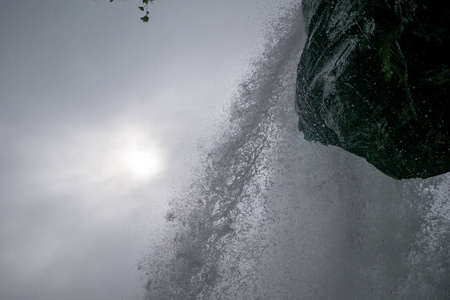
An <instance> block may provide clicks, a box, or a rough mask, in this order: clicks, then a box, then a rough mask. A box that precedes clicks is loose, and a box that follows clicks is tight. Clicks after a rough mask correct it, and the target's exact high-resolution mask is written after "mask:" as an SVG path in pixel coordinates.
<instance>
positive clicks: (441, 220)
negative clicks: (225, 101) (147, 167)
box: [145, 5, 450, 299]
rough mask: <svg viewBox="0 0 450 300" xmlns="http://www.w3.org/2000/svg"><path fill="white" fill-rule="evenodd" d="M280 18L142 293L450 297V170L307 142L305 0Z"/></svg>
mask: <svg viewBox="0 0 450 300" xmlns="http://www.w3.org/2000/svg"><path fill="white" fill-rule="evenodd" d="M273 28H274V29H273V32H272V33H271V34H269V35H268V38H267V45H266V48H265V52H264V53H263V55H262V56H261V57H259V59H258V60H257V62H256V63H255V65H254V68H253V71H252V72H251V73H250V75H249V76H248V77H247V78H246V79H245V80H243V82H242V84H241V86H240V89H239V92H238V94H237V96H236V97H235V99H234V106H233V108H232V109H231V112H230V118H229V123H227V124H224V125H223V126H222V127H221V131H222V134H221V135H220V137H218V138H217V140H216V142H215V147H214V148H213V150H211V151H210V153H209V154H208V156H207V157H206V158H205V160H204V163H203V164H202V166H199V167H198V169H199V170H200V171H199V172H198V174H197V176H196V178H195V179H193V180H192V184H191V186H190V188H189V189H188V190H186V191H185V192H184V193H182V194H181V196H180V197H178V198H177V199H174V200H173V201H172V203H171V206H172V209H171V210H170V212H169V213H168V214H167V216H166V219H167V224H168V226H169V232H170V233H168V234H167V236H166V238H165V240H164V242H163V243H162V244H161V245H160V246H159V248H158V249H157V250H155V251H153V252H152V254H151V256H150V257H149V259H148V262H147V267H146V268H145V270H146V272H147V277H148V281H147V285H146V296H145V299H450V287H449V283H450V254H449V241H450V201H449V196H450V174H445V175H442V176H439V177H434V178H430V179H427V180H406V181H398V180H394V179H391V178H389V177H387V176H386V175H384V174H382V173H380V172H379V171H378V170H376V169H375V168H374V167H372V166H371V165H369V164H368V163H367V162H366V161H365V160H364V159H362V158H359V157H356V156H354V155H352V154H350V153H347V152H345V151H343V150H342V149H339V148H336V147H332V146H328V147H327V146H323V145H319V144H315V143H310V142H306V141H305V140H304V139H303V136H302V134H301V133H300V132H299V131H298V129H297V128H296V123H297V117H296V115H295V111H294V99H295V79H296V71H297V64H298V61H299V57H300V54H301V50H302V45H303V43H304V39H305V33H304V24H303V20H302V14H301V8H300V5H293V6H292V7H291V8H290V10H289V13H288V14H287V15H286V16H284V17H283V18H281V19H280V20H279V22H278V23H277V24H274V26H273Z"/></svg>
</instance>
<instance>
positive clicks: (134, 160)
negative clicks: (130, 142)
mask: <svg viewBox="0 0 450 300" xmlns="http://www.w3.org/2000/svg"><path fill="white" fill-rule="evenodd" d="M123 158H124V161H125V164H126V166H127V167H128V169H129V171H130V172H131V173H133V174H134V175H135V176H136V177H139V178H149V177H153V176H155V175H157V174H158V173H159V172H160V171H161V158H160V157H159V155H158V154H157V153H156V151H155V150H153V149H139V148H138V147H132V148H131V149H127V150H126V151H124V157H123Z"/></svg>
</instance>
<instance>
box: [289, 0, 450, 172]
mask: <svg viewBox="0 0 450 300" xmlns="http://www.w3.org/2000/svg"><path fill="white" fill-rule="evenodd" d="M303 10H304V14H305V22H306V25H307V34H308V37H307V42H306V45H305V48H304V50H303V53H302V56H301V59H300V63H299V66H298V76H297V95H296V109H297V113H298V115H299V123H298V126H299V129H300V130H301V131H302V132H303V133H304V137H305V139H307V140H310V141H317V142H320V143H322V144H326V145H335V146H338V147H341V148H343V149H345V150H347V151H349V152H352V153H354V154H356V155H358V156H362V157H364V158H365V159H366V160H367V161H368V162H369V163H371V164H373V165H374V166H375V167H376V168H378V169H379V170H381V171H382V172H384V173H385V174H387V175H389V176H391V177H394V178H397V179H403V178H414V177H421V178H427V177H431V176H435V175H438V174H442V173H446V172H448V171H450V134H449V131H450V105H449V98H450V97H449V96H450V94H449V92H450V55H449V54H448V53H450V25H449V23H448V20H449V19H450V1H441V2H434V1H411V0H408V1H406V0H404V1H402V0H396V1H388V0H379V1H362V0H361V1H358V0H342V1H338V0H334V1H304V3H303Z"/></svg>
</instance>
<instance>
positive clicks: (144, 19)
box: [141, 16, 149, 23]
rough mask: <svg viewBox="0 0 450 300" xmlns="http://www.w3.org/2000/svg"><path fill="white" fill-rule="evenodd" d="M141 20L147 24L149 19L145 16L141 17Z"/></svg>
mask: <svg viewBox="0 0 450 300" xmlns="http://www.w3.org/2000/svg"><path fill="white" fill-rule="evenodd" d="M141 20H142V22H145V23H147V22H148V20H149V18H148V16H145V17H142V18H141Z"/></svg>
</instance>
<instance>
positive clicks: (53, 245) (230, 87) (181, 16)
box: [0, 0, 290, 300]
mask: <svg viewBox="0 0 450 300" xmlns="http://www.w3.org/2000/svg"><path fill="white" fill-rule="evenodd" d="M287 2H290V1H287V0H283V1H277V4H276V5H274V4H273V1H270V0H252V1H242V0H228V1H207V0H203V1H196V0H192V1H184V0H156V1H155V3H154V4H152V5H150V11H151V13H150V22H149V23H148V24H144V23H142V22H141V21H140V20H139V18H140V17H141V16H142V13H141V12H140V11H139V10H138V8H137V6H139V1H138V0H136V1H135V0H128V1H126V2H124V1H120V0H116V1H114V2H113V3H112V4H110V3H109V1H107V0H102V1H100V0H97V1H94V0H85V1H73V0H40V1H17V0H0V298H1V299H2V300H3V299H4V300H12V299H18V300H27V299H33V300H40V299H46V300H49V299H77V300H79V299H96V300H102V299H139V296H140V295H141V293H142V289H141V288H142V285H143V281H142V280H141V279H139V278H140V275H142V274H141V273H140V272H138V271H137V265H138V263H139V260H141V259H143V258H144V257H145V256H146V255H148V253H149V252H151V245H152V243H153V242H156V241H157V240H158V238H160V235H162V234H163V225H164V223H163V217H164V212H165V210H166V209H167V201H168V199H170V198H171V197H172V196H173V194H175V193H176V191H177V190H178V189H180V187H181V186H182V183H183V182H186V181H187V180H188V175H187V174H189V170H190V169H191V168H192V167H193V165H195V160H196V159H197V158H198V155H199V154H198V151H199V150H198V149H201V146H202V145H204V144H205V143H206V141H208V138H209V137H210V135H211V133H212V132H213V130H214V129H213V128H214V125H216V124H217V123H218V122H219V121H220V120H221V119H223V118H224V117H225V113H224V109H225V108H226V107H227V105H228V103H229V101H230V97H231V94H232V93H233V91H235V89H236V87H237V83H238V82H239V78H240V77H241V76H242V75H243V74H245V72H246V71H247V70H248V67H249V63H250V62H251V59H252V58H254V57H255V56H257V55H258V52H259V51H261V49H262V45H263V37H264V30H265V28H267V26H266V25H267V23H268V21H269V20H270V19H271V18H276V16H277V14H278V13H279V11H280V10H279V7H280V5H281V4H283V3H287Z"/></svg>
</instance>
